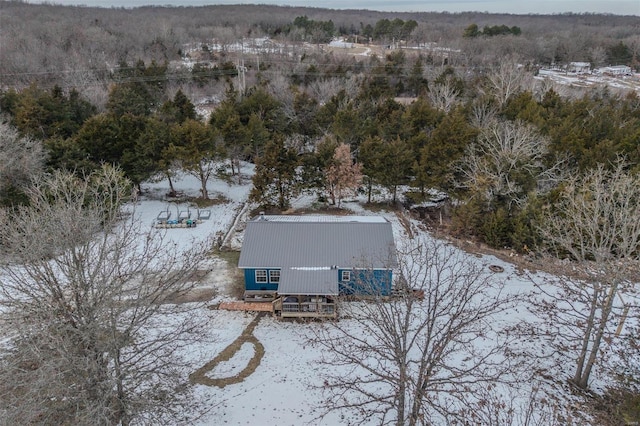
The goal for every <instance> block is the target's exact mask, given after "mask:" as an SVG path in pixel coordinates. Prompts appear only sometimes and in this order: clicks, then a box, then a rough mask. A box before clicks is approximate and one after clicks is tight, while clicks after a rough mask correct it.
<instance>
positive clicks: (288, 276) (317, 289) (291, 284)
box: [278, 268, 338, 296]
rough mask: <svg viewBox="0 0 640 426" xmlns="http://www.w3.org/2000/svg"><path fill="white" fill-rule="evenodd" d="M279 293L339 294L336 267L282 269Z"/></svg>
mask: <svg viewBox="0 0 640 426" xmlns="http://www.w3.org/2000/svg"><path fill="white" fill-rule="evenodd" d="M278 293H279V294H284V295H300V294H308V295H323V296H324V295H329V296H337V295H338V271H337V270H336V269H330V268H325V269H308V268H307V269H291V268H287V269H282V270H281V271H280V283H279V284H278Z"/></svg>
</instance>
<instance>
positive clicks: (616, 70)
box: [598, 65, 631, 76]
mask: <svg viewBox="0 0 640 426" xmlns="http://www.w3.org/2000/svg"><path fill="white" fill-rule="evenodd" d="M598 72H599V73H600V74H606V75H614V76H618V75H631V67H629V66H627V65H614V66H610V67H602V68H598Z"/></svg>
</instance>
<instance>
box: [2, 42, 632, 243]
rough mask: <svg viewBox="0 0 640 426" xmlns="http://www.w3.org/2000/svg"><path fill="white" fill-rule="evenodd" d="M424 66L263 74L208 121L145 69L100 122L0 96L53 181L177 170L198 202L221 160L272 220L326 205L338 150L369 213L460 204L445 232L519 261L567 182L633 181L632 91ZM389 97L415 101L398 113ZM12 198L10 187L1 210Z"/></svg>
mask: <svg viewBox="0 0 640 426" xmlns="http://www.w3.org/2000/svg"><path fill="white" fill-rule="evenodd" d="M410 61H411V62H413V65H411V66H410V68H408V67H407V65H409V64H408V63H411V62H410ZM424 64H425V59H424V58H423V57H421V56H417V57H411V58H409V57H406V56H405V54H404V53H403V52H402V51H400V53H390V54H389V55H387V57H386V58H384V60H382V59H378V60H377V61H375V60H373V61H372V63H371V65H370V66H373V68H372V69H371V72H370V73H369V76H368V77H366V78H365V77H364V76H361V77H360V78H359V79H357V80H353V79H352V78H347V77H345V78H340V77H334V78H326V77H325V78H322V77H320V76H319V75H318V76H312V77H311V78H309V79H304V78H303V79H299V77H292V78H294V79H295V80H294V81H297V82H298V84H296V83H294V82H291V81H288V82H287V80H286V78H284V79H283V78H281V77H280V76H279V75H275V76H269V75H265V76H261V75H260V74H259V73H258V75H257V78H258V80H259V81H258V83H257V84H256V85H255V86H253V87H250V88H249V89H248V90H247V91H246V93H244V94H240V93H238V92H237V91H235V90H234V89H233V80H230V79H229V80H227V84H228V90H227V93H226V95H225V99H224V100H222V102H221V103H220V104H219V105H218V106H217V107H216V108H215V109H214V110H213V112H212V113H211V114H210V116H209V117H208V118H207V119H206V120H202V119H201V117H199V116H198V114H197V113H196V109H195V106H194V104H193V103H192V102H191V101H190V100H189V99H188V97H187V96H186V95H185V94H184V93H183V92H182V91H181V90H178V91H177V92H175V94H174V95H173V97H172V98H169V97H168V96H167V81H168V79H167V69H166V67H165V66H163V65H158V64H156V63H154V62H152V63H150V64H148V65H145V64H144V63H142V62H138V63H137V64H136V65H135V66H124V65H125V64H121V65H122V68H121V69H119V70H118V71H117V72H116V73H115V74H114V77H113V79H114V84H113V85H112V87H111V89H110V92H109V97H108V100H107V102H106V110H105V111H104V112H98V109H97V107H96V106H94V105H92V104H91V103H89V102H88V101H86V100H85V99H82V98H81V97H80V96H79V94H78V92H77V91H75V90H71V91H70V92H68V93H64V92H63V91H62V90H61V89H60V88H58V87H55V88H54V89H52V90H46V89H43V88H40V87H38V86H37V85H33V86H30V87H28V88H26V89H24V90H21V91H16V90H8V91H4V92H3V93H2V94H1V95H0V105H1V106H2V109H3V110H4V111H5V112H6V113H7V114H8V117H9V118H10V120H11V124H12V125H13V126H15V128H16V129H17V130H18V132H20V133H21V134H22V135H25V136H28V137H30V138H34V139H39V140H42V141H43V143H44V146H45V148H46V150H47V153H48V156H47V158H48V160H47V167H49V168H50V169H66V170H76V171H85V172H90V171H92V170H95V169H97V168H99V167H100V165H101V164H104V163H108V164H117V165H119V167H121V168H122V170H123V171H124V172H125V174H126V176H127V177H128V178H129V179H131V181H132V182H133V183H134V184H135V185H138V186H139V185H140V184H141V183H142V182H144V181H145V180H148V179H150V178H153V177H155V176H165V177H168V178H169V179H170V178H171V176H172V173H174V172H175V170H176V169H177V168H182V169H184V170H187V171H188V172H190V173H193V174H194V176H196V177H197V178H198V179H199V180H200V181H201V195H202V197H203V198H207V197H208V191H207V189H206V186H207V181H208V179H210V178H211V177H212V176H214V175H215V174H216V173H220V170H222V169H221V167H220V166H221V164H222V163H223V162H227V163H228V164H231V165H232V168H231V170H232V172H231V173H232V174H237V173H239V170H238V169H239V164H240V161H241V160H242V161H250V162H255V163H256V165H257V174H256V177H255V182H256V188H257V189H256V191H255V194H256V195H255V197H256V201H258V202H259V203H261V204H263V205H264V206H265V207H269V206H271V207H274V208H278V209H286V208H287V207H288V205H289V201H290V199H291V198H292V197H293V196H294V195H296V194H297V193H299V192H301V191H313V192H315V193H317V194H318V196H320V197H324V196H325V195H326V188H327V187H328V186H330V185H328V183H327V180H326V174H327V170H328V169H329V168H330V167H331V164H332V161H333V155H334V153H335V150H336V149H337V147H338V146H339V145H342V144H346V145H347V146H348V147H349V149H350V152H351V153H352V159H353V162H354V163H357V164H358V165H359V166H360V167H361V171H362V174H363V179H362V181H361V182H362V184H361V190H363V191H365V192H366V193H367V195H368V199H369V201H371V200H372V191H373V189H374V188H375V187H376V186H381V187H384V188H386V190H387V191H388V192H389V194H391V196H390V198H391V202H396V201H397V188H398V187H399V186H409V187H411V188H412V190H411V191H410V194H409V196H410V199H409V202H414V203H419V202H422V201H424V200H425V199H427V198H428V193H429V190H430V189H437V190H440V191H444V192H447V193H449V194H450V195H451V196H452V197H454V198H456V199H461V200H465V203H463V204H461V205H458V206H457V207H456V208H455V209H453V210H452V226H453V229H455V231H456V232H458V233H460V234H463V235H475V236H476V237H478V238H480V239H481V240H483V241H484V242H486V243H488V244H489V245H491V246H494V247H505V246H506V247H512V248H513V249H515V250H517V251H526V250H528V249H530V248H532V247H535V246H536V244H537V243H538V242H539V241H540V239H539V235H538V233H537V231H536V230H535V227H534V226H533V225H532V223H534V222H535V218H536V217H538V215H539V214H540V213H541V211H543V209H544V208H545V207H544V206H546V205H548V204H553V202H554V197H555V196H556V195H555V194H556V191H557V189H558V188H559V185H560V183H561V182H562V180H563V178H564V177H565V176H566V175H567V174H575V173H583V172H585V171H588V170H590V169H593V168H594V167H597V166H598V165H601V164H604V165H610V164H614V163H615V161H616V159H617V158H619V157H620V158H625V159H626V160H627V161H628V163H629V164H630V166H629V168H630V170H634V169H635V165H636V164H638V160H639V158H638V150H637V131H638V130H637V129H638V128H639V126H640V117H639V115H638V112H637V95H635V94H634V93H628V94H616V93H613V92H612V91H611V90H608V89H606V88H605V89H601V90H594V91H592V92H589V93H587V94H585V95H584V96H581V97H578V98H567V97H562V96H560V94H559V93H557V92H556V91H555V90H554V89H552V88H550V89H545V88H544V87H540V86H539V85H538V86H532V85H531V84H532V82H533V80H531V77H532V75H531V73H530V72H527V71H526V70H525V69H521V68H520V67H519V66H518V65H517V64H516V63H515V62H512V63H511V64H506V63H505V64H502V65H501V66H499V67H495V68H492V69H489V70H487V75H486V76H485V77H483V78H475V79H472V80H469V79H468V78H466V77H463V76H461V75H459V74H458V73H457V72H456V71H455V69H454V68H451V67H444V68H442V70H441V72H440V74H436V75H433V77H432V78H433V79H432V80H429V79H428V78H426V77H425V75H424V71H423V67H424ZM269 77H271V79H269ZM332 84H333V86H332ZM341 85H342V86H341ZM398 86H402V87H403V88H404V89H403V90H410V91H413V92H415V93H417V94H418V96H417V97H415V100H414V101H413V102H412V103H410V104H408V105H404V104H401V103H398V102H397V101H396V100H395V99H394V96H396V95H397V94H398ZM332 87H333V89H332ZM327 90H333V91H332V92H329V94H332V96H328V95H327ZM320 92H324V96H325V98H324V99H322V100H321V99H319V97H318V96H316V95H315V94H316V93H320ZM607 167H609V166H607ZM274 174H275V175H276V176H280V177H279V178H278V179H286V182H282V188H280V189H279V190H278V191H277V193H278V196H277V197H272V196H270V195H269V194H272V193H273V192H272V191H270V190H268V188H265V187H263V184H262V183H261V182H265V185H273V184H274V182H275V181H274V179H273V175H274ZM170 182H171V180H170ZM171 190H173V188H171ZM19 194H20V193H19V191H17V190H16V188H14V187H11V185H6V189H5V191H4V193H3V200H4V202H5V204H11V203H14V202H16V200H18V199H19V198H20V195H19ZM258 194H260V195H258Z"/></svg>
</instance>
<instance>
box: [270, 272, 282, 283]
mask: <svg viewBox="0 0 640 426" xmlns="http://www.w3.org/2000/svg"><path fill="white" fill-rule="evenodd" d="M269 282H270V283H279V282H280V270H279V269H272V270H270V271H269Z"/></svg>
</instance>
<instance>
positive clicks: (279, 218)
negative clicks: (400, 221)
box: [254, 214, 387, 223]
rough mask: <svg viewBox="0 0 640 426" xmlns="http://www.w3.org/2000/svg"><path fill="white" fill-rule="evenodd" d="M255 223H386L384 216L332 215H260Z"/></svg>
mask: <svg viewBox="0 0 640 426" xmlns="http://www.w3.org/2000/svg"><path fill="white" fill-rule="evenodd" d="M254 221H268V222H310V223H318V222H341V223H353V222H357V223H385V222H387V220H386V219H385V218H384V217H382V216H330V215H262V214H261V215H260V216H258V217H257V218H255V219H254Z"/></svg>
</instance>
